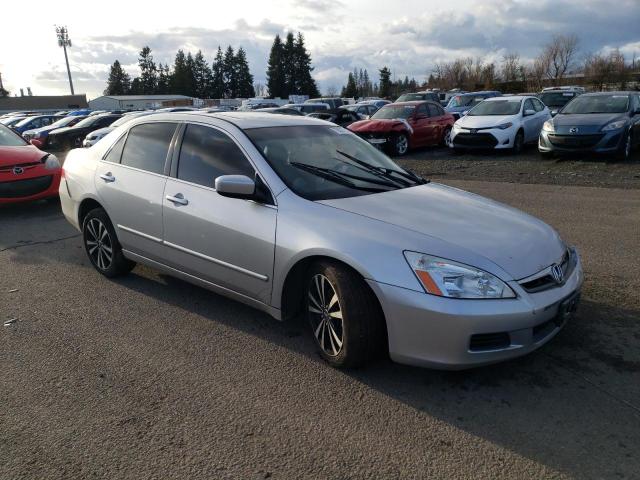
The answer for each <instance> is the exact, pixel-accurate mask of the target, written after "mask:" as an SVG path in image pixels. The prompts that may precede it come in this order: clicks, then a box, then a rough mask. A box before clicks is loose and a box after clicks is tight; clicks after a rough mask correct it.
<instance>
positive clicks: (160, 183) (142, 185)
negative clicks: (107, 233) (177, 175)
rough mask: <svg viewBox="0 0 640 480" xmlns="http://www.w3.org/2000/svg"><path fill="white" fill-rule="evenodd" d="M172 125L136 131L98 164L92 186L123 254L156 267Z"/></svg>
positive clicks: (144, 126)
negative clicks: (140, 259) (131, 254)
mask: <svg viewBox="0 0 640 480" xmlns="http://www.w3.org/2000/svg"><path fill="white" fill-rule="evenodd" d="M176 126H177V124H176V123H172V122H150V123H143V124H139V125H135V126H134V127H132V128H131V129H130V130H129V131H128V133H127V134H125V135H123V136H122V137H121V138H120V139H119V140H118V141H117V142H116V143H115V144H114V145H113V146H112V147H111V149H110V150H109V152H108V153H107V154H106V155H105V157H104V158H103V159H102V160H100V161H99V162H98V167H97V169H96V177H95V185H96V189H97V192H98V196H99V197H100V199H101V202H102V205H103V206H104V208H105V210H106V211H107V214H108V215H109V218H110V219H111V222H112V223H113V226H114V227H115V229H116V232H117V234H118V240H119V241H120V243H121V244H122V247H123V248H124V249H125V250H129V251H131V252H133V253H136V254H139V255H142V256H144V257H147V258H151V259H152V260H156V261H159V260H161V258H162V254H163V251H164V249H163V246H162V239H163V232H162V229H163V225H162V204H163V194H164V187H165V184H166V182H167V176H168V170H167V169H168V167H167V158H168V155H169V152H170V151H171V148H170V146H171V144H172V141H173V137H174V134H175V131H176Z"/></svg>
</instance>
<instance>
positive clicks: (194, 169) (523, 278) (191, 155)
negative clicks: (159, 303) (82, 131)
mask: <svg viewBox="0 0 640 480" xmlns="http://www.w3.org/2000/svg"><path fill="white" fill-rule="evenodd" d="M60 198H61V201H62V209H63V212H64V215H65V216H66V218H67V219H68V220H69V222H71V223H72V224H73V225H74V226H75V227H76V228H78V229H79V230H80V231H81V232H82V235H83V241H84V247H85V249H86V253H87V255H88V257H89V259H90V261H91V263H92V264H93V266H94V267H95V269H96V270H97V271H98V272H100V273H101V274H103V275H104V276H106V277H115V276H118V275H122V274H126V273H128V272H129V271H131V269H132V268H133V267H134V265H135V264H136V262H139V263H142V264H146V265H150V266H152V267H154V268H157V269H159V270H161V271H163V272H165V273H168V274H170V275H174V276H176V277H179V278H181V279H184V280H186V281H188V282H191V283H193V284H196V285H199V286H202V287H205V288H208V289H210V290H212V291H214V292H216V293H219V294H222V295H226V296H228V297H231V298H233V299H236V300H239V301H241V302H243V303H246V304H248V305H251V306H253V307H256V308H259V309H261V310H263V311H265V312H267V313H269V314H270V315H272V316H273V317H275V318H276V319H279V320H285V319H288V318H291V317H297V316H302V317H304V318H305V320H306V322H307V323H308V324H309V331H310V334H311V335H313V337H314V338H315V341H316V344H317V346H318V349H319V351H320V353H321V355H322V357H323V358H324V359H325V360H326V361H327V362H329V363H330V364H331V365H333V366H336V367H348V366H356V365H361V364H363V363H366V362H367V361H368V360H370V359H372V358H373V357H375V356H376V355H379V354H384V353H387V352H388V354H389V356H390V357H391V358H392V359H393V360H395V361H397V362H401V363H407V364H413V365H421V366H427V367H432V368H441V369H462V368H468V367H474V366H479V365H486V364H489V363H494V362H498V361H501V360H506V359H509V358H513V357H517V356H520V355H524V354H526V353H528V352H531V351H532V350H535V349H536V348H538V347H540V346H541V345H543V344H544V343H546V342H547V341H549V340H550V339H551V338H553V337H554V336H555V335H556V334H557V333H558V331H560V329H561V328H562V327H563V326H564V324H565V323H566V321H567V319H568V318H569V317H570V316H571V314H572V313H573V312H574V310H575V309H576V306H577V303H578V300H579V297H580V288H581V286H582V282H583V273H582V267H581V263H580V258H579V256H578V253H577V252H576V250H575V249H574V248H572V247H570V246H568V245H567V244H565V243H564V242H563V241H562V239H561V238H560V237H559V235H558V233H557V232H556V231H555V230H554V229H553V228H551V227H549V226H548V225H546V224H545V223H543V222H542V221H540V220H537V219H536V218H534V217H531V216H529V215H527V214H525V213H522V212H520V211H518V210H515V209H513V208H511V207H508V206H506V205H502V204H500V203H497V202H494V201H492V200H488V199H486V198H483V197H480V196H478V195H474V194H471V193H468V192H465V191H462V190H458V189H456V188H451V187H447V186H444V185H440V184H436V183H431V182H429V181H428V180H425V179H423V178H421V177H419V176H417V175H416V174H414V173H412V172H411V171H409V170H407V169H403V168H401V167H399V166H398V165H396V164H395V163H394V162H393V161H392V160H390V159H389V158H388V157H387V156H385V155H384V154H383V153H382V152H380V151H379V150H377V149H376V148H374V147H373V146H371V145H369V144H368V143H367V142H366V141H365V140H363V139H361V138H359V137H357V136H356V135H354V134H352V133H350V132H349V131H347V130H345V129H343V128H341V127H338V126H336V125H334V124H330V123H327V122H324V121H321V120H316V119H311V118H306V117H297V116H286V115H270V114H264V113H249V112H237V113H233V112H230V113H214V114H204V113H159V114H157V115H152V116H148V117H141V118H138V119H134V120H132V121H131V122H128V123H126V124H125V125H123V126H121V127H119V128H117V129H115V130H114V131H113V132H112V133H110V134H109V135H107V136H106V137H105V138H104V139H102V140H101V141H99V142H98V143H97V144H96V145H94V146H93V147H91V148H88V149H76V150H72V151H71V152H70V153H69V155H68V157H67V159H66V162H65V163H64V174H63V179H62V182H61V184H60Z"/></svg>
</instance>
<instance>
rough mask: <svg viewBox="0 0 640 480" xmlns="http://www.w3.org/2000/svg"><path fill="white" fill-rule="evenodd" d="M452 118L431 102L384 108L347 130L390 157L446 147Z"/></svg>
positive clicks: (390, 105)
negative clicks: (411, 151)
mask: <svg viewBox="0 0 640 480" xmlns="http://www.w3.org/2000/svg"><path fill="white" fill-rule="evenodd" d="M454 122H455V118H454V117H453V115H451V114H450V113H447V112H445V111H444V110H443V108H442V107H441V106H440V105H438V104H437V103H435V102H398V103H391V104H389V105H385V106H384V107H382V108H381V109H380V110H378V111H377V112H376V113H374V114H373V115H372V116H371V118H370V119H369V120H362V121H360V122H355V123H352V124H351V125H349V126H348V127H347V128H348V129H349V130H351V131H352V132H354V133H356V134H357V135H359V136H360V137H362V138H363V139H365V140H366V141H368V142H369V143H371V144H373V145H376V146H378V147H380V148H382V149H384V150H386V151H387V152H389V153H391V154H392V155H397V156H401V155H404V154H405V153H407V152H408V151H409V149H411V148H416V147H425V146H430V145H448V143H449V136H450V134H451V129H452V128H453V123H454Z"/></svg>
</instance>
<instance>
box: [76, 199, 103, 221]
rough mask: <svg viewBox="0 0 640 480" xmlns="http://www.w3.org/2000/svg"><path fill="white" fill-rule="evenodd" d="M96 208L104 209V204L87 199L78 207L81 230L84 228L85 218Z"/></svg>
mask: <svg viewBox="0 0 640 480" xmlns="http://www.w3.org/2000/svg"><path fill="white" fill-rule="evenodd" d="M95 208H102V209H104V207H103V206H102V204H101V203H100V202H99V201H98V200H96V199H95V198H93V197H87V198H85V199H84V200H82V201H81V202H80V205H79V206H78V225H80V228H82V223H83V222H84V218H85V217H86V216H87V214H88V213H89V212H90V211H91V210H93V209H95Z"/></svg>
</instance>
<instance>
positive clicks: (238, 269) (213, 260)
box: [162, 240, 269, 282]
mask: <svg viewBox="0 0 640 480" xmlns="http://www.w3.org/2000/svg"><path fill="white" fill-rule="evenodd" d="M162 243H163V244H164V245H166V246H167V247H171V248H174V249H176V250H179V251H181V252H184V253H188V254H189V255H193V256H194V257H198V258H201V259H203V260H207V261H209V262H211V263H215V264H216V265H220V266H222V267H226V268H229V269H231V270H235V271H236V272H240V273H244V274H245V275H248V276H250V277H253V278H257V279H258V280H262V281H263V282H266V281H267V280H269V277H267V276H266V275H262V274H260V273H257V272H253V271H251V270H247V269H246V268H242V267H238V266H237V265H233V264H232V263H227V262H225V261H222V260H218V259H217V258H213V257H210V256H208V255H205V254H203V253H200V252H196V251H194V250H190V249H188V248H185V247H181V246H180V245H176V244H175V243H171V242H167V241H166V240H164V241H163V242H162Z"/></svg>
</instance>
